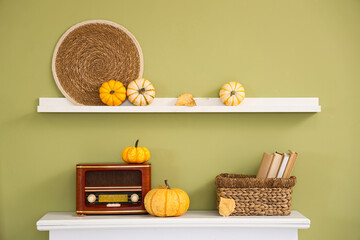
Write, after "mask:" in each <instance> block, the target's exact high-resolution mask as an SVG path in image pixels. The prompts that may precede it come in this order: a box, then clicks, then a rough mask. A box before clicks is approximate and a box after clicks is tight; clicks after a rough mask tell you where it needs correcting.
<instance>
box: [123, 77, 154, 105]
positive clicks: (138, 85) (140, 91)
mask: <svg viewBox="0 0 360 240" xmlns="http://www.w3.org/2000/svg"><path fill="white" fill-rule="evenodd" d="M127 97H128V99H129V101H130V102H131V103H132V104H134V105H136V106H146V105H149V104H151V103H152V102H153V101H154V98H155V88H154V86H153V85H152V84H151V82H150V81H149V80H147V79H145V78H139V79H136V80H134V81H132V82H130V83H129V85H128V88H127Z"/></svg>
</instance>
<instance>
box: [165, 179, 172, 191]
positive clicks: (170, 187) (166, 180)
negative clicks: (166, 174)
mask: <svg viewBox="0 0 360 240" xmlns="http://www.w3.org/2000/svg"><path fill="white" fill-rule="evenodd" d="M165 185H166V186H167V187H168V189H171V187H170V186H169V184H168V183H167V180H165Z"/></svg>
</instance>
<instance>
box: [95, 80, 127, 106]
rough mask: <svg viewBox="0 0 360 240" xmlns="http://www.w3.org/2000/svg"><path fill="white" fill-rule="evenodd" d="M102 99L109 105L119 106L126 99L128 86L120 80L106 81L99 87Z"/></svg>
mask: <svg viewBox="0 0 360 240" xmlns="http://www.w3.org/2000/svg"><path fill="white" fill-rule="evenodd" d="M99 94H100V99H101V101H102V102H103V103H105V104H106V105H109V106H119V105H120V104H122V103H123V102H124V101H125V99H126V88H125V87H124V85H123V84H122V83H121V82H120V81H115V80H110V81H107V82H104V83H103V84H102V85H101V87H100V89H99Z"/></svg>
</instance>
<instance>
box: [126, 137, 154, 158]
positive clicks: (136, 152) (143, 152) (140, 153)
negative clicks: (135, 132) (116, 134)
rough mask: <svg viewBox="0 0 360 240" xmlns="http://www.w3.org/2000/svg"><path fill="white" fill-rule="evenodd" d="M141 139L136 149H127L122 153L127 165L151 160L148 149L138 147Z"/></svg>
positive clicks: (136, 144)
mask: <svg viewBox="0 0 360 240" xmlns="http://www.w3.org/2000/svg"><path fill="white" fill-rule="evenodd" d="M138 143H139V139H138V140H137V141H136V143H135V147H127V148H125V149H124V151H123V152H122V159H123V160H124V162H127V163H144V162H147V161H148V160H149V159H150V151H149V149H147V148H146V147H138Z"/></svg>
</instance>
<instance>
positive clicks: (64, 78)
mask: <svg viewBox="0 0 360 240" xmlns="http://www.w3.org/2000/svg"><path fill="white" fill-rule="evenodd" d="M143 64H144V62H143V55H142V51H141V48H140V45H139V43H138V42H137V40H136V39H135V37H134V36H133V35H132V34H131V33H130V32H129V31H128V30H127V29H125V28H124V27H123V26H121V25H119V24H116V23H113V22H109V21H105V20H90V21H85V22H81V23H78V24H76V25H74V26H73V27H71V28H70V29H68V30H67V31H66V32H65V33H64V34H63V35H62V36H61V38H60V40H59V42H58V43H57V45H56V47H55V51H54V55H53V59H52V72H53V76H54V79H55V82H56V85H57V86H58V88H59V89H60V91H61V93H62V94H63V95H64V96H65V97H66V98H67V99H68V100H69V101H71V102H72V103H74V104H76V105H104V104H103V103H102V102H101V100H100V97H99V88H100V86H101V84H102V83H104V82H106V81H109V80H112V79H113V80H117V81H121V82H122V83H123V84H124V85H125V87H127V85H128V83H129V82H131V81H132V80H135V79H137V78H141V77H142V74H143V68H144V66H143Z"/></svg>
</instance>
